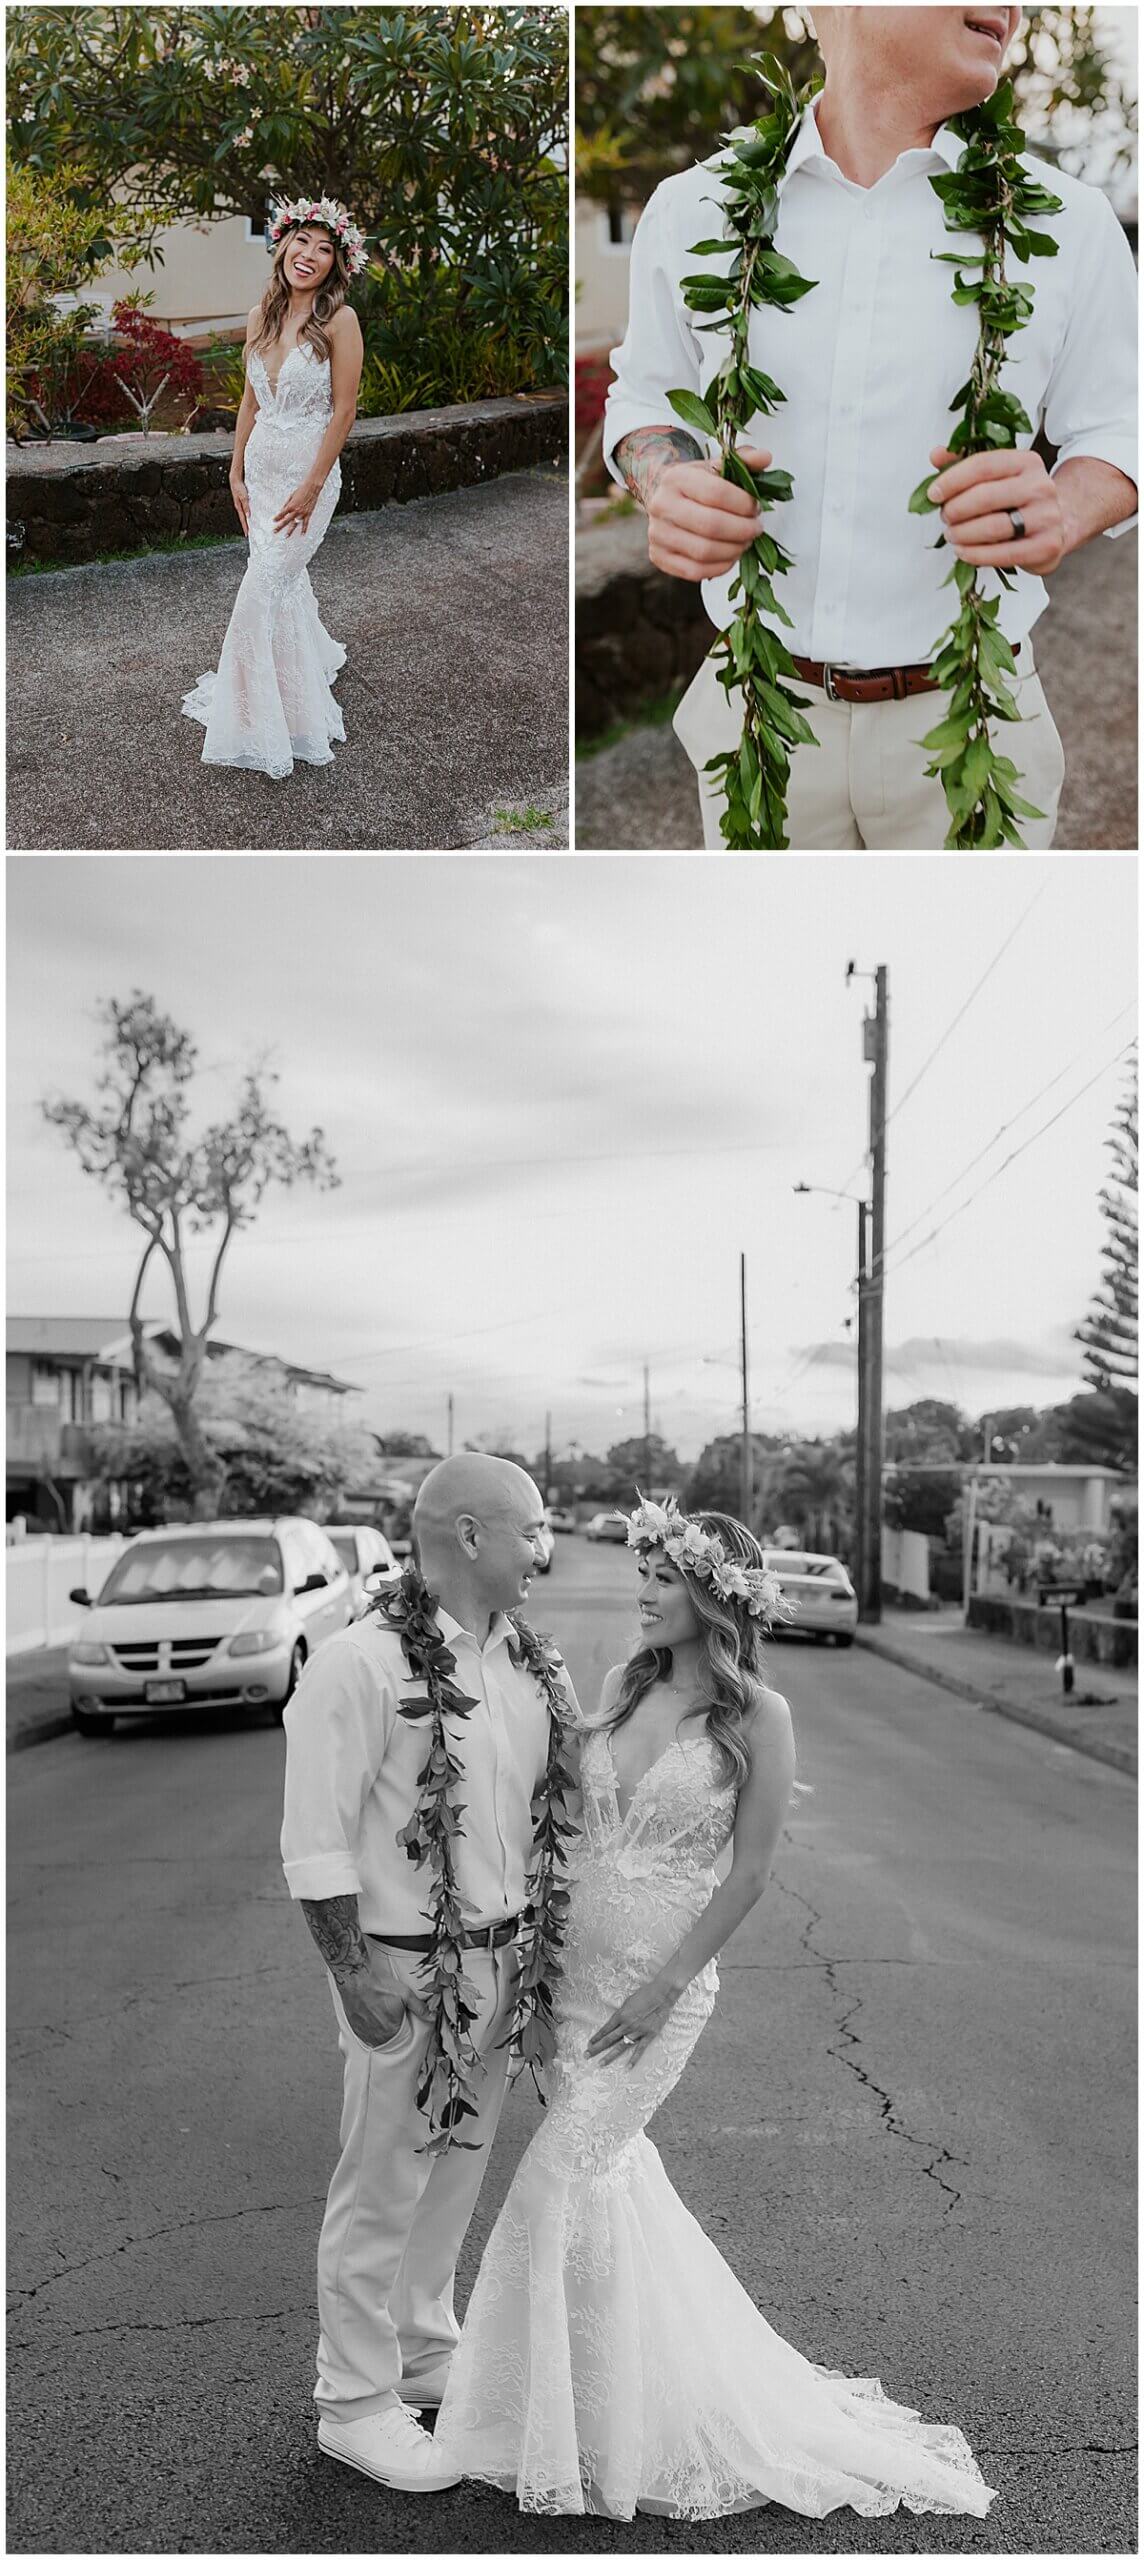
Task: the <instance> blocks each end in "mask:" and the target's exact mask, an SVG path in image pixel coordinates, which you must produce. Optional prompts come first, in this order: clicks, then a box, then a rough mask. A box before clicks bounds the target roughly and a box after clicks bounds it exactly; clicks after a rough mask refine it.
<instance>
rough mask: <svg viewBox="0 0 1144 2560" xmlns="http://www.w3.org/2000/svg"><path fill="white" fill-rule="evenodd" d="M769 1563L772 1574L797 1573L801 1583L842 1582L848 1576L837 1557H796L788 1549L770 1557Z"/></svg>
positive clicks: (768, 1558)
mask: <svg viewBox="0 0 1144 2560" xmlns="http://www.w3.org/2000/svg"><path fill="white" fill-rule="evenodd" d="M767 1563H768V1564H769V1566H770V1568H771V1571H772V1573H778V1574H783V1573H797V1574H798V1576H799V1579H800V1581H801V1580H803V1579H805V1580H807V1581H814V1582H842V1581H843V1580H844V1579H845V1574H846V1567H845V1565H842V1564H840V1563H839V1561H838V1558H837V1556H796V1555H791V1554H790V1553H789V1551H788V1550H787V1549H786V1548H783V1549H781V1550H780V1551H779V1553H778V1554H777V1555H773V1556H768V1557H767Z"/></svg>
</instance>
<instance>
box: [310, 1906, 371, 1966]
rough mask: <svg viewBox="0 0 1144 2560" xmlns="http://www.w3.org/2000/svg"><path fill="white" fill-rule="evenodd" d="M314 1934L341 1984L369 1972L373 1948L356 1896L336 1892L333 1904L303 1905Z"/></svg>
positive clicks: (321, 1951) (322, 1955)
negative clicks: (362, 1923)
mask: <svg viewBox="0 0 1144 2560" xmlns="http://www.w3.org/2000/svg"><path fill="white" fill-rule="evenodd" d="M302 1909H303V1911H304V1912H305V1914H306V1920H307V1925H308V1927H309V1931H310V1935H311V1937H312V1939H313V1941H314V1944H315V1946H316V1947H317V1949H318V1953H319V1955H320V1956H321V1957H322V1960H323V1962H324V1963H325V1964H328V1966H329V1968H330V1971H331V1973H332V1974H333V1977H334V1980H335V1982H337V1983H339V1984H340V1983H346V1982H352V1981H353V1980H354V1977H355V1975H357V1974H361V1973H366V1974H367V1973H368V1972H369V1949H368V1947H367V1945H366V1942H365V1939H364V1938H363V1936H362V1931H361V1922H360V1920H359V1919H358V1904H357V1895H356V1893H336V1894H335V1895H334V1896H333V1899H332V1900H331V1901H329V1902H303V1904H302Z"/></svg>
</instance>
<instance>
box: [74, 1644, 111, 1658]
mask: <svg viewBox="0 0 1144 2560" xmlns="http://www.w3.org/2000/svg"><path fill="white" fill-rule="evenodd" d="M114 1658H115V1657H114V1655H113V1654H111V1653H109V1651H108V1649H107V1646H106V1645H105V1644H73V1645H72V1646H71V1648H70V1651H69V1656H68V1659H69V1661H71V1662H83V1663H89V1662H112V1661H113V1660H114Z"/></svg>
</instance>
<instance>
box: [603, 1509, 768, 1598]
mask: <svg viewBox="0 0 1144 2560" xmlns="http://www.w3.org/2000/svg"><path fill="white" fill-rule="evenodd" d="M628 1545H629V1547H635V1548H636V1549H637V1550H639V1551H641V1552H642V1551H643V1550H644V1549H645V1548H648V1547H659V1548H661V1549H662V1551H663V1553H664V1555H665V1556H667V1557H668V1558H669V1560H670V1562H671V1563H672V1564H675V1565H679V1566H680V1567H681V1569H682V1571H683V1572H684V1573H693V1574H695V1575H696V1576H697V1578H698V1579H699V1581H701V1582H710V1584H711V1586H712V1589H713V1590H714V1591H715V1592H716V1593H717V1595H718V1597H719V1599H720V1600H740V1601H742V1603H743V1605H744V1607H745V1608H746V1611H747V1615H748V1617H751V1618H762V1619H764V1620H765V1621H766V1622H767V1624H768V1625H769V1624H770V1621H771V1620H772V1618H789V1617H792V1616H793V1614H794V1612H793V1610H792V1608H791V1605H790V1603H789V1601H787V1600H784V1598H783V1595H782V1586H781V1584H780V1582H779V1579H778V1576H777V1574H773V1573H770V1572H768V1571H767V1569H766V1567H765V1566H761V1565H742V1564H737V1563H736V1561H735V1558H734V1557H733V1556H730V1555H728V1553H727V1549H726V1547H725V1546H724V1544H723V1541H722V1539H721V1538H718V1537H715V1536H714V1535H713V1534H712V1532H711V1531H710V1530H707V1529H703V1528H701V1527H700V1524H699V1522H698V1520H688V1519H685V1517H684V1514H683V1513H682V1511H681V1510H680V1508H679V1505H678V1503H677V1502H675V1501H674V1500H672V1501H671V1502H669V1503H662V1502H646V1501H641V1503H640V1506H639V1509H638V1510H637V1511H633V1512H632V1513H631V1515H630V1518H629V1520H628Z"/></svg>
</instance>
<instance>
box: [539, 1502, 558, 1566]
mask: <svg viewBox="0 0 1144 2560" xmlns="http://www.w3.org/2000/svg"><path fill="white" fill-rule="evenodd" d="M555 1552H556V1540H555V1538H554V1537H553V1535H552V1515H551V1512H548V1511H546V1512H545V1514H544V1521H543V1524H542V1526H541V1528H540V1529H539V1530H538V1532H537V1538H536V1570H537V1572H538V1573H551V1571H552V1558H553V1556H554V1555H555Z"/></svg>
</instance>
